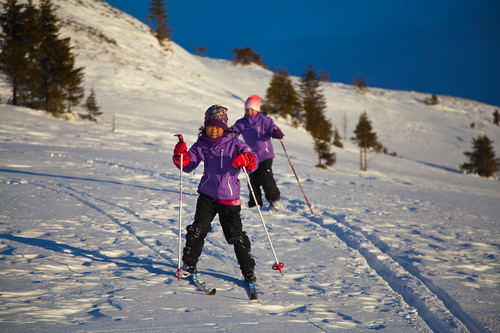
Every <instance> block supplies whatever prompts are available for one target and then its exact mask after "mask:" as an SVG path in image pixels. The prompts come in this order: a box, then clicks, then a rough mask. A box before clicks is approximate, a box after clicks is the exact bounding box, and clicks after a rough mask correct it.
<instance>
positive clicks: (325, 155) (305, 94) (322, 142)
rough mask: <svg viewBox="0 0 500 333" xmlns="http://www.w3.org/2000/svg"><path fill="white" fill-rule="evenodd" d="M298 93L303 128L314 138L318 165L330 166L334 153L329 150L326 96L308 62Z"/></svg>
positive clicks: (330, 134)
mask: <svg viewBox="0 0 500 333" xmlns="http://www.w3.org/2000/svg"><path fill="white" fill-rule="evenodd" d="M300 94H301V98H302V107H303V108H304V120H305V128H306V130H307V131H309V132H310V133H311V135H312V136H313V138H314V150H315V151H316V152H317V153H318V160H319V162H318V165H317V166H318V167H323V168H324V167H325V165H324V164H323V161H324V162H325V164H326V166H331V165H333V164H334V163H335V153H332V152H330V148H331V146H330V142H331V141H332V134H333V131H332V125H331V123H330V122H329V121H328V120H327V119H326V118H325V115H324V110H325V109H326V98H325V96H324V95H323V93H322V91H321V82H320V79H319V78H318V76H317V75H316V72H315V71H314V69H313V68H312V65H311V64H309V66H308V68H307V70H306V71H305V72H304V74H303V75H302V77H301V78H300Z"/></svg>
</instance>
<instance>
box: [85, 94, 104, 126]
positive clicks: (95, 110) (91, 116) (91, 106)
mask: <svg viewBox="0 0 500 333" xmlns="http://www.w3.org/2000/svg"><path fill="white" fill-rule="evenodd" d="M85 110H87V119H88V120H90V121H97V117H98V116H100V115H101V114H102V112H100V111H99V110H100V107H99V106H98V105H97V99H96V97H95V92H94V88H92V89H90V95H89V97H87V101H86V102H85Z"/></svg>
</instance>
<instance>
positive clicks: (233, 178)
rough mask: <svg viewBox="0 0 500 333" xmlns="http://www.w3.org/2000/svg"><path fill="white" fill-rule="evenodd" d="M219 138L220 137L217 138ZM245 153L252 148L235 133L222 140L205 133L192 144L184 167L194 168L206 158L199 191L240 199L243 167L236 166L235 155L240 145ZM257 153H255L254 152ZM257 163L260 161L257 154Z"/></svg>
mask: <svg viewBox="0 0 500 333" xmlns="http://www.w3.org/2000/svg"><path fill="white" fill-rule="evenodd" d="M216 140H217V139H216ZM237 146H238V147H239V150H240V152H241V153H244V152H250V153H253V152H252V149H251V148H250V147H249V146H248V145H247V144H245V143H244V142H243V141H241V140H239V139H238V138H237V137H236V135H234V134H233V133H224V135H223V136H222V137H221V139H220V140H217V141H215V140H213V139H210V138H208V137H207V135H206V134H205V133H203V134H202V135H201V136H200V137H199V138H198V141H196V142H195V143H194V144H193V145H192V146H191V148H189V151H188V154H189V158H190V162H189V164H188V165H186V167H184V168H183V171H185V172H191V171H193V170H194V169H196V168H197V167H198V165H199V164H200V162H201V161H203V164H204V169H203V176H202V177H201V180H200V184H199V185H198V192H200V193H203V194H206V195H208V196H209V197H211V198H212V199H215V200H219V201H220V200H222V201H233V200H239V199H240V181H239V179H238V175H239V173H240V171H241V170H240V168H235V167H233V159H234V157H235V156H236V155H237V152H238V150H237V148H236V147H237ZM253 155H254V156H255V153H254V154H253ZM255 159H256V164H255V167H254V169H253V170H248V172H252V171H254V170H255V169H256V168H257V166H258V163H259V159H258V158H257V156H255Z"/></svg>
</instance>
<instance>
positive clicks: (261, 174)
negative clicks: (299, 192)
mask: <svg viewBox="0 0 500 333" xmlns="http://www.w3.org/2000/svg"><path fill="white" fill-rule="evenodd" d="M249 178H250V183H251V184H252V188H253V191H254V193H255V197H256V198H257V202H258V204H259V206H262V191H261V189H260V188H261V186H262V189H263V190H264V193H265V197H266V199H267V201H269V202H275V201H278V200H279V199H280V190H279V189H278V186H277V185H276V182H275V181H274V176H273V159H272V158H268V159H267V160H264V161H261V162H259V167H258V168H257V170H255V171H254V172H252V173H251V174H250V175H249ZM249 190H250V189H249ZM248 204H249V206H250V207H253V206H255V201H254V199H253V196H252V194H251V193H250V201H249V203H248Z"/></svg>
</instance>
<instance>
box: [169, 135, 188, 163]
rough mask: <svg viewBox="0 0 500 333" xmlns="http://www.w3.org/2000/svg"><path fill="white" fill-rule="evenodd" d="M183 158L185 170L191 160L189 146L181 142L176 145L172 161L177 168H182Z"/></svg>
mask: <svg viewBox="0 0 500 333" xmlns="http://www.w3.org/2000/svg"><path fill="white" fill-rule="evenodd" d="M181 156H182V167H183V168H184V167H185V166H186V165H188V164H189V161H190V158H189V154H188V152H187V146H186V143H185V142H184V141H179V142H177V144H176V145H175V148H174V156H172V160H173V162H174V164H175V166H176V167H178V168H179V169H180V168H181Z"/></svg>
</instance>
